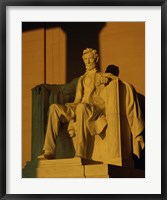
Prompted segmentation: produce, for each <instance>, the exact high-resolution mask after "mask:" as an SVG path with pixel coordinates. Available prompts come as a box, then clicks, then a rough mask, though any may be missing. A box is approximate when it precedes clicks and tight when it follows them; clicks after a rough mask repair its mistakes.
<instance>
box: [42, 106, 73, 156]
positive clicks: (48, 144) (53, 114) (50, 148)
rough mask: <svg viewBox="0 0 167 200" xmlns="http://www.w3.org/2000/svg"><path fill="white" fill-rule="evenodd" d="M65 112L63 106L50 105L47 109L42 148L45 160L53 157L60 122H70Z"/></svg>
mask: <svg viewBox="0 0 167 200" xmlns="http://www.w3.org/2000/svg"><path fill="white" fill-rule="evenodd" d="M66 110H67V109H66V107H65V106H63V105H59V104H52V105H51V106H50V107H49V116H48V123H47V129H46V136H45V142H44V146H43V153H44V157H45V158H48V159H51V158H54V157H55V150H56V137H57V135H58V133H59V124H60V122H68V121H69V120H70V115H69V114H68V113H67V112H66ZM39 159H40V158H39Z"/></svg>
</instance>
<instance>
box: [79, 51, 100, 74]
mask: <svg viewBox="0 0 167 200" xmlns="http://www.w3.org/2000/svg"><path fill="white" fill-rule="evenodd" d="M82 59H83V61H84V63H85V67H86V70H92V69H93V68H95V67H96V64H97V63H98V61H99V55H98V53H97V51H96V50H95V49H92V48H86V49H85V50H83V55H82Z"/></svg>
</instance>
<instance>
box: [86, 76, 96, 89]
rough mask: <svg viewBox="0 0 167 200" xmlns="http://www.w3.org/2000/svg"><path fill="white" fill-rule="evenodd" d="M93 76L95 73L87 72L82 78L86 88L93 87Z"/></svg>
mask: <svg viewBox="0 0 167 200" xmlns="http://www.w3.org/2000/svg"><path fill="white" fill-rule="evenodd" d="M94 77H95V74H87V75H86V76H85V77H84V79H83V85H84V87H87V88H92V87H94V84H95V83H94Z"/></svg>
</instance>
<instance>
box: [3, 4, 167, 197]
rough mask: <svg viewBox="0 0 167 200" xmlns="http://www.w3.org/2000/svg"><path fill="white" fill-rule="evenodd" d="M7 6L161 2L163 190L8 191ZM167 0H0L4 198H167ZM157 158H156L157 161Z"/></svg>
mask: <svg viewBox="0 0 167 200" xmlns="http://www.w3.org/2000/svg"><path fill="white" fill-rule="evenodd" d="M7 6H161V38H162V41H161V137H162V140H161V152H162V154H161V170H162V173H161V180H162V181H161V194H100V195H99V194H98V195H96V194H91V195H90V194H84V195H83V194H65V195H64V194H55V195H53V194H47V195H40V194H32V195H30V194H29V195H26V194H24V195H21V194H6V183H7V182H6V173H7V171H6V123H7V120H6V7H7ZM166 35H167V0H144V1H143V0H50V1H47V0H39V1H34V0H6V1H5V0H1V1H0V61H1V62H0V197H1V199H36V198H37V199H68V198H72V199H74V198H76V199H77V198H82V199H87V198H89V199H92V198H99V199H103V198H111V199H125V198H126V199H129V198H132V199H147V198H150V199H152V198H154V199H166V198H167V184H166V181H167V175H166V174H167V173H166V172H167V171H166V168H167V159H166V156H167V153H166V151H167V148H166V145H167V137H166V132H167V126H166V124H167V123H166V122H167V116H166V113H167V112H166V111H167V106H166V101H167V93H166V88H167V87H166V86H167V80H166V77H167V70H166V67H167V62H166V57H167V36H166ZM155 162H156V161H155Z"/></svg>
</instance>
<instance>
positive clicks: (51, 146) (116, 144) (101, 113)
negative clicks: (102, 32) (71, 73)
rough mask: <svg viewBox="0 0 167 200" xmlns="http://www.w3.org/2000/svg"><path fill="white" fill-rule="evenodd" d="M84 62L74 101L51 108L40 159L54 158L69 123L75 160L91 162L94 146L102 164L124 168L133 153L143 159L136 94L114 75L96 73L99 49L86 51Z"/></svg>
mask: <svg viewBox="0 0 167 200" xmlns="http://www.w3.org/2000/svg"><path fill="white" fill-rule="evenodd" d="M82 59H83V61H84V64H85V68H86V72H85V73H84V74H83V75H82V76H81V77H80V78H79V79H78V83H77V88H76V94H75V100H74V102H72V103H66V104H65V105H60V104H57V103H56V104H55V103H54V104H52V105H50V107H49V113H48V122H47V128H46V135H45V141H44V145H43V152H42V154H41V155H39V156H38V159H54V158H55V155H56V139H57V137H58V136H59V131H60V124H61V123H68V127H67V132H68V134H69V137H71V138H75V141H76V145H75V156H76V157H80V158H84V159H92V158H93V155H90V148H92V145H94V147H93V148H95V149H94V151H96V152H95V153H94V154H98V152H99V156H95V157H97V158H98V159H99V160H100V161H103V162H104V163H108V164H116V165H120V166H122V158H125V159H127V160H128V159H129V158H130V157H131V154H132V153H133V154H135V155H137V157H140V153H141V150H142V149H143V148H144V140H143V135H142V132H143V130H144V117H143V114H142V112H141V109H140V105H139V102H138V98H137V93H136V92H135V89H134V88H133V86H132V85H130V84H128V83H126V82H123V81H121V80H119V78H118V77H117V76H115V75H114V74H112V73H102V72H99V71H97V69H96V66H97V63H98V61H99V56H98V53H97V51H96V50H94V49H92V48H87V49H85V50H84V51H83V55H82ZM97 136H98V138H97ZM91 138H94V139H93V143H92V142H90V140H91ZM95 143H96V144H95ZM91 154H92V153H91ZM102 155H104V157H103V156H102Z"/></svg>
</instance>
